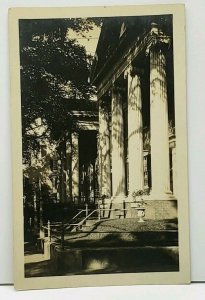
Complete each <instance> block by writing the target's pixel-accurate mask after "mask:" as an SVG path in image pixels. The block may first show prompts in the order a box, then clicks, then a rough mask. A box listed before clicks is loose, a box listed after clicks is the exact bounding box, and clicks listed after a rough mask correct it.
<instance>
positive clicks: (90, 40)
mask: <svg viewBox="0 0 205 300" xmlns="http://www.w3.org/2000/svg"><path fill="white" fill-rule="evenodd" d="M100 30H101V29H100V27H97V26H94V27H93V29H92V30H89V31H88V32H84V33H83V34H84V35H85V37H82V35H81V34H76V32H74V31H73V30H72V29H69V30H68V36H69V37H70V38H75V39H76V40H77V42H78V43H79V44H80V45H82V46H84V47H85V49H86V51H87V54H90V55H92V56H94V55H95V50H96V47H97V43H98V39H99V35H100Z"/></svg>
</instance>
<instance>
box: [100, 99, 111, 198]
mask: <svg viewBox="0 0 205 300" xmlns="http://www.w3.org/2000/svg"><path fill="white" fill-rule="evenodd" d="M99 155H100V156H99V161H100V183H101V195H106V196H107V197H110V196H111V168H110V131H109V112H108V103H105V102H103V101H102V99H101V100H100V101H99Z"/></svg>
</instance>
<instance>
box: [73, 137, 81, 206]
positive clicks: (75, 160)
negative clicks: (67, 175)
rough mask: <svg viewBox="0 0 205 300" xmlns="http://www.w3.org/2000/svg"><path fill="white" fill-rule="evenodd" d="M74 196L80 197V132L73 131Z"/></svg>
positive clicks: (75, 198)
mask: <svg viewBox="0 0 205 300" xmlns="http://www.w3.org/2000/svg"><path fill="white" fill-rule="evenodd" d="M71 139H72V198H73V200H78V199H79V149H78V147H79V146H78V134H77V133H76V132H75V133H72V138H71Z"/></svg>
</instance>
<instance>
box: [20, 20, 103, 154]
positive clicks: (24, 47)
mask: <svg viewBox="0 0 205 300" xmlns="http://www.w3.org/2000/svg"><path fill="white" fill-rule="evenodd" d="M98 22H99V20H98ZM96 23H97V21H96V20H94V19H48V20H20V24H19V30H20V62H21V100H22V135H23V146H24V149H25V150H26V151H27V149H28V148H29V144H32V143H34V141H33V136H32V135H29V134H28V132H30V130H31V126H32V124H34V123H35V120H36V119H37V118H41V119H42V120H43V121H44V122H45V124H46V125H47V129H48V130H47V131H46V132H44V133H43V134H44V135H45V134H47V136H48V132H49V136H50V138H51V139H52V140H53V139H54V140H57V139H59V138H60V136H61V135H62V133H63V132H65V130H70V131H71V130H72V129H73V128H74V127H76V122H75V118H74V117H73V115H72V113H71V110H72V109H74V107H75V110H78V109H82V108H84V109H85V110H86V108H87V109H90V110H94V109H95V104H94V103H92V102H91V101H90V98H91V96H92V95H93V93H94V88H93V87H92V86H90V85H89V83H88V76H89V63H90V59H91V58H90V57H89V56H88V55H87V54H86V50H85V48H84V47H83V46H81V45H80V44H78V43H77V42H76V40H75V39H69V37H68V29H72V30H74V31H75V32H76V33H77V34H80V35H81V36H84V32H86V31H88V30H90V29H92V28H93V26H94V24H96ZM32 129H33V128H32ZM38 138H40V137H38ZM31 147H33V145H32V146H31Z"/></svg>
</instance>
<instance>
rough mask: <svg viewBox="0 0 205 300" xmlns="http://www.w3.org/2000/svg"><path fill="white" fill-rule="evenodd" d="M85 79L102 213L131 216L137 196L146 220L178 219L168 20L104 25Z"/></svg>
mask: <svg viewBox="0 0 205 300" xmlns="http://www.w3.org/2000/svg"><path fill="white" fill-rule="evenodd" d="M91 77H92V84H94V85H95V86H96V88H97V98H98V105H99V138H98V160H99V191H100V194H101V195H104V197H105V198H106V201H105V202H106V203H107V204H106V206H108V204H110V207H111V206H112V208H113V207H120V206H121V205H122V204H123V203H124V204H123V205H124V207H126V209H127V210H128V212H129V211H130V209H129V208H130V205H131V203H132V202H133V200H134V198H133V195H134V194H140V192H141V194H149V196H148V195H147V196H145V195H144V196H143V198H144V199H146V200H147V201H148V207H149V209H147V213H148V217H150V218H172V217H176V206H177V200H176V199H177V174H176V135H175V118H174V116H175V111H174V109H175V108H174V69H173V34H172V16H171V15H167V16H149V17H144V16H143V17H126V18H123V17H121V18H105V19H104V20H103V26H102V30H101V35H100V38H99V42H98V45H97V49H96V54H95V60H94V63H93V70H92V76H91Z"/></svg>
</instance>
